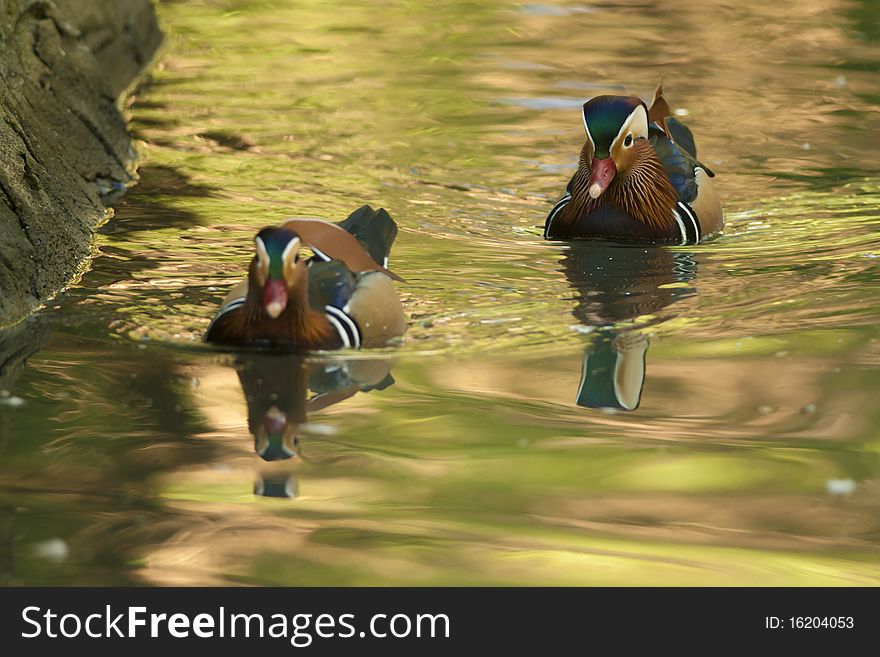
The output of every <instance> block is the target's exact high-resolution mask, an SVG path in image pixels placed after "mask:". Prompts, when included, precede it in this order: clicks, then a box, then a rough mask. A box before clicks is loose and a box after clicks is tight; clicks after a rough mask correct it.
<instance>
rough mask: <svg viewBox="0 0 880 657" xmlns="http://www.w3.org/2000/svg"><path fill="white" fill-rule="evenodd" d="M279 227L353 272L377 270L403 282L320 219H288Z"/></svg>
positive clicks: (350, 237)
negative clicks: (291, 232) (289, 231)
mask: <svg viewBox="0 0 880 657" xmlns="http://www.w3.org/2000/svg"><path fill="white" fill-rule="evenodd" d="M281 228H287V229H289V230H292V231H294V232H295V233H296V234H297V235H299V236H300V238H301V239H302V241H303V242H305V243H306V244H308V245H309V246H310V247H313V248H316V249H318V250H319V251H320V252H321V253H323V254H324V255H326V256H328V257H330V258H333V259H334V260H341V261H342V262H344V263H345V266H346V267H348V268H349V269H350V270H351V271H353V272H363V271H380V272H382V273H383V274H386V275H388V276H390V277H391V278H393V279H394V280H396V281H403V279H402V278H401V277H400V276H398V275H397V274H395V273H394V272H392V271H390V270H388V269H386V268H385V267H383V266H382V265H380V264H379V263H378V262H376V261H375V260H373V258H372V256H370V254H369V253H367V250H366V249H365V248H364V247H363V246H361V243H360V242H358V240H357V238H356V237H355V236H354V235H352V234H351V233H349V232H348V231H347V230H345V229H344V228H340V227H339V226H336V225H335V224H331V223H329V222H327V221H323V220H322V219H288V220H287V221H285V222H284V223H283V224H281Z"/></svg>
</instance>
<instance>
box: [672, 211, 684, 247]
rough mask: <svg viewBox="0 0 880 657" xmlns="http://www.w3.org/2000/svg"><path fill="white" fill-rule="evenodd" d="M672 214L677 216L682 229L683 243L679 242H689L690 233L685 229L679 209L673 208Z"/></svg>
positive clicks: (676, 220)
mask: <svg viewBox="0 0 880 657" xmlns="http://www.w3.org/2000/svg"><path fill="white" fill-rule="evenodd" d="M672 216H673V217H675V223H677V224H678V230H679V231H681V244H679V246H682V245H684V244H687V241H688V234H687V231H686V230H685V229H684V222H683V221H682V220H681V215H680V214H678V211H677V210H673V211H672Z"/></svg>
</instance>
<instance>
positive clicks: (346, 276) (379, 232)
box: [205, 205, 406, 350]
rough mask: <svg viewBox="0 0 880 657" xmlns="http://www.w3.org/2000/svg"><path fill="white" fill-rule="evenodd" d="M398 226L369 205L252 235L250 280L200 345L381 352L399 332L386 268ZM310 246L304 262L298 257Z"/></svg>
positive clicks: (402, 324) (401, 321) (401, 326)
mask: <svg viewBox="0 0 880 657" xmlns="http://www.w3.org/2000/svg"><path fill="white" fill-rule="evenodd" d="M396 237H397V224H396V223H395V222H394V220H393V219H392V218H391V217H390V216H389V214H388V213H387V212H386V211H385V210H384V209H379V210H373V208H371V207H370V206H368V205H365V206H363V207H362V208H360V209H358V210H356V211H355V212H354V213H352V214H351V216H349V217H348V219H346V220H345V221H342V222H340V223H338V224H332V223H330V222H327V221H322V220H320V219H290V220H287V221H285V222H284V223H283V224H281V225H280V226H277V227H270V228H264V229H263V230H261V231H260V232H259V233H258V234H257V236H256V237H255V238H254V244H255V247H256V253H255V255H254V257H253V259H252V260H251V263H250V268H249V269H248V277H247V279H246V280H244V281H242V282H241V283H239V284H238V285H236V286H235V287H234V288H233V289H232V291H231V292H230V293H229V294H228V295H227V296H226V298H225V299H224V301H223V303H222V304H221V306H220V309H219V310H218V311H217V314H216V315H215V317H214V319H213V321H212V322H211V325H210V326H209V327H208V331H207V333H206V335H205V340H206V341H208V342H217V343H221V344H227V345H235V346H280V347H290V348H294V349H297V350H327V349H340V348H349V347H350V348H361V347H383V346H385V345H387V344H389V343H390V342H391V341H392V340H394V339H395V338H399V337H400V336H402V335H403V332H404V330H405V328H406V321H405V318H404V313H403V307H402V305H401V303H400V298H399V297H398V295H397V291H396V290H395V289H394V284H393V283H392V279H394V280H398V281H399V280H402V279H401V278H400V277H399V276H397V275H396V274H394V273H393V272H391V271H389V270H388V269H387V268H386V267H387V264H388V253H389V251H390V250H391V245H392V244H393V243H394V240H395V238H396ZM305 247H308V248H309V249H310V251H311V252H312V254H313V255H312V256H310V257H305V256H303V257H301V251H302V250H303V249H304V248H305Z"/></svg>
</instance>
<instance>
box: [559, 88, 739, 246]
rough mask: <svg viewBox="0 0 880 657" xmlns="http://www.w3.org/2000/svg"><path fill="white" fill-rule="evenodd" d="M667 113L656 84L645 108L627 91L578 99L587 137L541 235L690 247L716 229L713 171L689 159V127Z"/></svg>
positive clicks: (719, 222)
mask: <svg viewBox="0 0 880 657" xmlns="http://www.w3.org/2000/svg"><path fill="white" fill-rule="evenodd" d="M670 114H671V111H670V107H669V103H668V102H667V101H666V99H665V98H664V97H663V88H662V85H659V86H658V87H657V90H656V91H655V92H654V100H653V102H652V103H651V106H650V108H649V107H648V106H647V105H646V104H645V102H644V101H642V100H641V99H640V98H636V97H635V96H597V97H596V98H592V99H590V100H588V101H587V102H586V103H584V106H583V120H584V127H585V128H586V131H587V141H586V143H585V144H584V147H583V150H582V151H581V156H580V162H579V164H578V169H577V171H576V172H575V174H574V177H573V178H572V179H571V181H570V182H569V183H568V186H567V187H566V190H565V194H564V195H563V196H562V198H561V199H560V200H559V201H558V202H557V203H556V205H555V206H553V209H552V210H551V211H550V215H549V216H548V217H547V221H546V223H545V226H544V237H545V238H546V239H560V238H572V237H599V238H607V239H614V240H621V241H634V242H642V243H646V242H647V243H671V244H695V243H697V242H699V241H700V240H702V239H703V238H705V237H706V236H707V235H709V234H711V233H715V232H717V231H719V230H720V229H721V227H722V226H723V224H724V215H723V212H722V209H721V201H720V199H719V197H718V194H717V192H716V191H715V188H714V185H713V182H712V178H714V177H715V174H714V173H712V171H711V170H710V169H709V167H707V166H705V165H704V164H702V163H701V162H699V161H698V160H697V149H696V146H695V144H694V137H693V135H692V134H691V131H690V130H689V129H688V128H687V127H686V126H685V125H684V124H682V123H681V122H680V121H678V120H677V119H675V118H673V117H671V116H670Z"/></svg>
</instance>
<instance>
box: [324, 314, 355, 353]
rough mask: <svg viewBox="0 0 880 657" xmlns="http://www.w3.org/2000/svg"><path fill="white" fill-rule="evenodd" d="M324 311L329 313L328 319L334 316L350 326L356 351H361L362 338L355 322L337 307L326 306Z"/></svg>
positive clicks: (349, 329) (350, 333) (349, 330)
mask: <svg viewBox="0 0 880 657" xmlns="http://www.w3.org/2000/svg"><path fill="white" fill-rule="evenodd" d="M324 310H326V311H327V312H328V313H329V315H328V317H329V316H330V315H334V316H335V317H336V318H337V319H338V320H339V321H340V322H342V323H344V324H346V325H348V333H349V335H350V336H351V342H352V343H353V346H354V348H355V349H360V346H361V338H360V334H359V333H358V327H357V325H356V324H355V323H354V320H353V319H352V318H351V317H349V316H348V315H346V314H345V313H344V312H342V311H341V310H340V309H339V308H336V307H335V306H324Z"/></svg>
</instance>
